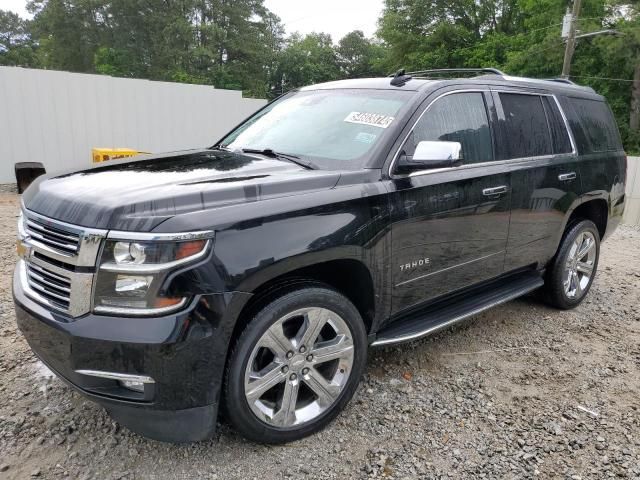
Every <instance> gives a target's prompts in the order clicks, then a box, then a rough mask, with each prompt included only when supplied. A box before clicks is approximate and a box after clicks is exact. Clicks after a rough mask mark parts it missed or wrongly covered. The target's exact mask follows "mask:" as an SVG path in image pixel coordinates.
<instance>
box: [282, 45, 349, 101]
mask: <svg viewBox="0 0 640 480" xmlns="http://www.w3.org/2000/svg"><path fill="white" fill-rule="evenodd" d="M339 77H340V67H339V66H338V57H337V54H336V51H335V49H334V47H333V43H332V41H331V36H330V35H328V34H326V33H310V34H309V35H306V36H304V37H302V36H301V35H299V34H293V35H292V36H291V37H290V38H289V39H288V41H287V42H286V47H285V49H284V50H283V51H282V52H281V53H280V55H279V61H278V67H277V70H276V75H275V78H276V86H275V92H274V93H275V94H280V93H283V92H286V91H287V90H291V89H292V88H296V87H301V86H303V85H310V84H312V83H320V82H327V81H329V80H335V79H337V78H339Z"/></svg>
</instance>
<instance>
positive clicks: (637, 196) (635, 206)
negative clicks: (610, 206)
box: [622, 157, 640, 225]
mask: <svg viewBox="0 0 640 480" xmlns="http://www.w3.org/2000/svg"><path fill="white" fill-rule="evenodd" d="M625 198H626V205H625V209H624V217H623V219H622V221H623V222H624V223H628V224H629V225H640V157H629V158H628V159H627V188H626V192H625Z"/></svg>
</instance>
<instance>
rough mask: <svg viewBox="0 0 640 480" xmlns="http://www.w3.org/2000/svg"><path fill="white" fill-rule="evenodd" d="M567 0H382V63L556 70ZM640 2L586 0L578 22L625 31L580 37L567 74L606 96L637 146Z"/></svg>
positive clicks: (530, 72)
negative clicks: (633, 113)
mask: <svg viewBox="0 0 640 480" xmlns="http://www.w3.org/2000/svg"><path fill="white" fill-rule="evenodd" d="M570 4H571V2H570V1H566V0H488V1H482V2H476V1H474V0H449V1H443V0H385V9H384V12H383V15H382V18H381V19H380V27H379V31H378V35H379V36H380V37H381V38H382V39H383V40H384V42H385V46H386V56H385V57H386V58H385V59H384V60H383V64H384V65H385V66H386V70H387V71H393V70H395V69H398V68H400V67H405V68H407V69H409V70H423V69H430V68H447V67H488V66H493V67H496V68H500V69H502V70H504V71H506V72H508V73H510V74H513V75H523V76H530V77H535V78H549V77H558V76H560V72H561V70H562V62H563V57H564V49H565V46H564V42H563V41H562V39H561V37H560V32H561V29H562V18H563V16H564V14H565V12H566V10H567V7H568V6H570ZM639 5H640V2H638V1H634V2H630V1H620V0H604V1H603V0H583V2H582V11H581V14H580V21H579V24H578V29H579V30H580V32H584V33H586V32H593V31H598V30H603V29H605V28H608V29H615V30H617V31H619V32H621V33H623V34H624V35H622V36H598V37H593V38H589V39H583V40H580V41H579V42H578V46H577V48H576V51H575V55H574V58H573V63H572V70H571V74H572V79H573V80H574V81H576V82H577V83H580V84H583V85H590V86H592V87H593V88H594V89H595V90H596V91H597V92H599V93H601V94H603V95H604V96H605V97H607V99H608V101H609V103H610V105H611V107H612V110H613V112H614V114H615V116H616V119H617V121H618V124H619V127H620V131H621V134H622V136H623V141H624V143H625V147H626V149H627V151H629V152H640V132H637V131H635V132H632V131H630V128H629V115H630V103H631V79H632V78H633V70H634V68H635V66H636V65H638V64H639V63H640V47H639V45H640V15H638V7H639Z"/></svg>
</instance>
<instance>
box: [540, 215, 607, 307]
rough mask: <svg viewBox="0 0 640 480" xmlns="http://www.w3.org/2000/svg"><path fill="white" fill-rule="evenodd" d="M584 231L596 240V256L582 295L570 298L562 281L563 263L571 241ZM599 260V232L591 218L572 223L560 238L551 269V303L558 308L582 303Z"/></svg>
mask: <svg viewBox="0 0 640 480" xmlns="http://www.w3.org/2000/svg"><path fill="white" fill-rule="evenodd" d="M586 231H588V232H590V233H592V234H593V237H594V238H595V241H596V258H595V260H594V262H593V273H592V275H591V279H590V280H589V284H588V285H587V287H586V288H585V289H584V290H583V293H582V296H580V297H579V298H570V297H568V296H567V294H566V293H565V290H564V283H563V281H564V271H565V265H566V262H567V257H568V255H569V252H570V250H571V246H572V245H573V242H574V241H575V239H576V238H577V237H578V235H580V234H581V233H583V232H586ZM599 261H600V232H599V231H598V228H597V227H596V225H595V224H594V223H593V222H592V221H591V220H582V221H581V222H578V223H576V224H574V225H573V226H572V227H571V228H570V229H569V231H568V232H567V234H566V235H565V236H564V238H563V240H562V244H561V246H560V250H559V251H558V254H557V256H556V258H555V261H554V265H553V269H552V271H551V275H550V281H551V283H552V285H551V287H552V294H553V295H554V296H555V298H553V303H555V304H556V305H557V306H559V307H560V308H565V309H569V308H573V307H576V306H578V305H579V304H580V303H582V301H583V300H584V299H585V298H586V296H587V294H588V293H589V290H590V289H591V285H593V282H594V280H595V277H596V273H597V271H598V262H599Z"/></svg>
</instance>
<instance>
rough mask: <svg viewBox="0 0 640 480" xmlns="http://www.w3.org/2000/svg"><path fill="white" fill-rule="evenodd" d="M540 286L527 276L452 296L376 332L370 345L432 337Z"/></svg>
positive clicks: (537, 278)
mask: <svg viewBox="0 0 640 480" xmlns="http://www.w3.org/2000/svg"><path fill="white" fill-rule="evenodd" d="M542 285H544V280H543V279H542V277H541V276H540V274H539V273H538V272H527V273H524V274H519V275H518V276H515V277H510V278H509V279H507V280H503V281H502V282H501V283H494V284H490V285H488V286H487V287H485V288H483V289H482V290H478V291H476V292H473V293H471V292H470V293H468V294H465V295H458V296H454V297H453V298H452V299H450V300H449V301H447V302H444V301H443V302H439V303H436V304H434V305H432V306H431V307H430V308H427V309H425V310H424V311H421V312H417V313H414V314H412V315H410V316H407V317H405V318H403V319H399V320H396V321H394V322H393V323H391V325H389V326H387V327H386V328H384V329H382V330H381V331H379V332H378V334H377V335H376V339H375V340H374V341H373V343H372V344H371V345H372V346H382V345H391V344H395V343H403V342H409V341H411V340H417V339H419V338H422V337H426V336H428V335H432V334H434V333H436V332H438V331H440V330H442V329H444V328H447V327H449V326H451V325H453V324H455V323H457V322H460V321H462V320H464V319H465V318H468V317H472V316H473V315H477V314H479V313H481V312H484V311H485V310H488V309H490V308H492V307H495V306H496V305H500V304H502V303H506V302H508V301H510V300H513V299H515V298H518V297H521V296H522V295H525V294H527V293H529V292H532V291H533V290H536V289H538V288H540V287H541V286H542Z"/></svg>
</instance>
